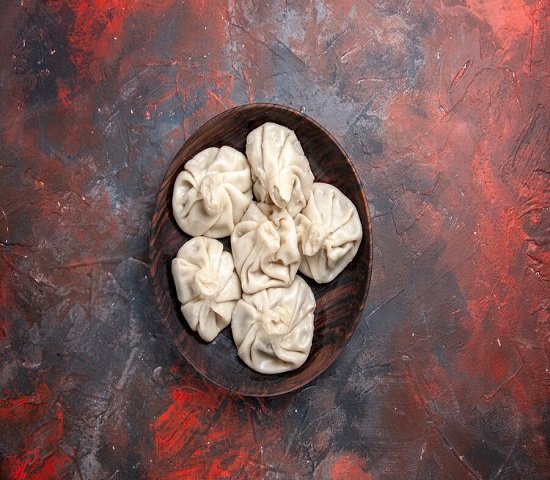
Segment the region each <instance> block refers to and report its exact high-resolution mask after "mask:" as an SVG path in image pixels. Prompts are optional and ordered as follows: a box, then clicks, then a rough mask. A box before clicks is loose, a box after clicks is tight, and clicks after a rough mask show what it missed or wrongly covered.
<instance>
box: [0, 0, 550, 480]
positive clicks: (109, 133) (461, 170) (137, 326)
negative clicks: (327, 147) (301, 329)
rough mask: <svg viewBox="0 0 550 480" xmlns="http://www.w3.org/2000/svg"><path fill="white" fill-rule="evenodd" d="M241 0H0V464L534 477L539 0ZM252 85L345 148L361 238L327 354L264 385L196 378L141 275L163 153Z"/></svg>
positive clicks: (541, 206)
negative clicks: (342, 331)
mask: <svg viewBox="0 0 550 480" xmlns="http://www.w3.org/2000/svg"><path fill="white" fill-rule="evenodd" d="M259 3H263V2H251V1H242V2H241V1H239V2H234V1H228V0H225V1H221V0H220V1H218V0H212V1H209V2H206V1H204V0H202V1H199V0H197V1H193V2H192V1H183V2H181V1H177V2H176V1H171V0H158V1H154V2H153V1H150V2H142V1H139V0H137V1H136V0H132V1H130V0H127V1H125V0H116V1H115V0H110V1H109V0H96V1H94V2H87V1H84V0H50V1H48V0H45V1H31V0H21V2H3V7H2V15H1V16H0V36H1V39H2V41H1V42H0V92H1V93H0V111H1V112H2V118H1V120H0V164H1V170H2V171H1V175H0V194H1V195H0V202H1V203H0V209H1V210H0V241H1V242H2V243H1V245H0V254H1V263H0V269H1V271H0V295H1V297H0V302H1V303H0V305H1V307H0V308H1V313H0V322H1V323H0V352H1V353H0V355H1V362H0V386H1V387H0V425H1V428H0V455H1V457H2V460H1V467H0V468H1V474H0V477H2V478H20V479H22V478H34V479H47V478H54V477H56V476H57V477H61V478H86V479H88V478H89V479H96V478H101V479H102V478H147V477H149V478H230V477H233V478H262V477H263V478H271V479H275V478H280V479H286V478H304V477H306V478H308V477H309V478H317V479H329V478H334V479H339V478H350V477H352V478H369V479H393V478H399V479H402V478H406V479H408V478H411V479H412V478H415V477H417V478H450V479H455V478H456V479H463V478H510V479H512V478H530V479H538V478H544V477H545V476H546V474H547V472H548V471H550V458H549V453H548V451H549V449H548V441H549V440H548V436H549V430H550V428H549V422H550V420H549V419H550V405H549V404H548V398H549V391H548V390H549V388H550V387H549V385H550V377H549V371H548V369H549V362H548V353H549V328H550V327H549V314H550V302H549V300H548V298H549V288H550V287H549V282H550V209H549V203H550V198H549V197H550V191H549V190H550V187H549V180H550V179H549V175H550V160H549V158H548V128H549V125H550V118H549V116H550V113H549V112H550V105H549V95H550V93H549V80H548V71H549V65H548V58H549V48H548V43H549V32H548V22H547V21H546V22H545V19H547V18H548V15H549V12H548V10H547V9H546V10H545V5H547V2H543V1H535V0H533V1H531V0H524V1H522V0H506V1H505V0H491V1H481V0H464V1H459V0H457V1H454V0H442V1H437V2H433V1H430V2H422V1H416V0H411V1H404V2H398V1H386V2H381V1H378V0H371V1H365V2H352V1H349V0H341V1H338V2H336V1H330V2H329V1H328V0H325V1H322V0H319V1H314V2H282V1H275V2H269V4H270V6H269V7H258V6H255V5H254V4H259ZM266 3H267V2H266ZM7 4H9V7H8V6H7ZM249 101H274V102H277V103H283V104H287V105H290V106H294V107H296V108H298V109H300V108H302V107H303V108H305V110H306V112H307V113H308V114H309V115H311V116H312V117H313V118H315V119H317V120H318V121H319V122H320V123H321V124H323V125H324V126H326V127H327V128H328V129H329V130H330V131H331V132H332V133H333V134H334V135H335V137H336V138H337V139H338V140H340V141H341V142H342V145H343V146H344V148H345V149H346V150H347V151H348V153H349V154H350V155H351V156H352V158H353V159H354V162H355V165H356V167H357V169H358V171H359V173H360V175H361V178H362V181H363V184H364V186H365V191H366V194H367V197H368V199H369V202H370V203H371V207H372V211H371V213H372V217H373V231H374V242H375V251H374V271H373V278H372V284H371V289H370V292H369V298H368V305H367V309H366V311H365V314H364V318H363V320H362V322H361V324H360V326H359V327H358V329H357V331H356V333H355V335H354V336H353V337H352V339H351V341H350V343H349V344H348V346H347V347H346V348H345V349H344V351H343V354H342V355H341V356H340V357H339V358H338V360H337V361H336V362H335V363H334V364H333V366H332V367H331V368H330V369H328V370H327V371H326V372H325V373H324V374H322V375H321V376H320V377H319V378H318V379H317V380H316V381H315V382H314V383H313V384H311V385H310V386H308V387H306V388H304V389H302V390H301V391H299V392H298V393H294V394H289V395H287V396H283V397H280V398H274V399H269V400H255V399H248V398H246V399H245V398H239V397H234V396H231V395H228V394H227V393H226V392H225V391H224V390H221V389H218V388H217V387H214V386H213V385H211V384H210V383H208V382H207V381H206V380H202V379H201V378H200V377H199V376H198V374H195V373H194V371H193V369H192V368H191V367H189V366H188V365H187V364H186V363H185V362H184V361H183V360H181V359H180V355H179V353H178V352H177V350H176V348H175V347H173V346H172V344H171V340H170V338H169V337H168V336H167V333H166V331H165V329H164V327H163V326H162V324H160V322H159V321H158V311H157V309H156V306H155V302H154V299H153V298H152V294H151V285H150V281H149V279H148V278H147V272H148V264H147V262H148V256H147V236H148V232H149V224H150V219H151V215H152V211H153V206H154V200H155V196H156V193H157V190H158V187H159V185H160V182H161V179H162V177H163V175H164V173H165V171H166V169H167V168H168V164H169V162H170V160H171V159H172V158H173V157H174V155H175V153H176V152H177V150H178V149H179V147H180V146H181V144H182V143H183V141H184V140H185V139H186V138H187V137H188V136H189V135H190V134H191V133H192V132H193V131H194V130H196V129H197V128H198V127H199V126H200V125H201V124H202V123H203V122H205V121H206V120H207V119H209V118H210V117H212V116H213V115H214V114H216V113H218V112H220V111H222V110H224V109H226V108H228V107H230V106H232V105H235V104H242V103H246V102H249Z"/></svg>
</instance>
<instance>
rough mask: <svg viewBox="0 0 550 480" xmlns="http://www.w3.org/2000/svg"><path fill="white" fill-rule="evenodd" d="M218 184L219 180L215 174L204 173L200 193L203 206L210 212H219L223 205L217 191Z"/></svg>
mask: <svg viewBox="0 0 550 480" xmlns="http://www.w3.org/2000/svg"><path fill="white" fill-rule="evenodd" d="M219 186H220V181H219V178H218V177H217V176H216V175H206V177H204V179H203V181H202V183H201V187H200V193H201V196H202V198H203V200H204V207H205V208H206V211H207V212H208V213H210V214H214V213H219V212H220V211H221V210H222V207H223V205H222V202H221V199H220V195H219V192H218V187H219Z"/></svg>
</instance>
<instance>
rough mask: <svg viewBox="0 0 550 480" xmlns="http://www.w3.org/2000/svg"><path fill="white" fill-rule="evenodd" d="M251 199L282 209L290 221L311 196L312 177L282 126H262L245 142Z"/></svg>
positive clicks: (294, 140) (295, 141) (292, 137)
mask: <svg viewBox="0 0 550 480" xmlns="http://www.w3.org/2000/svg"><path fill="white" fill-rule="evenodd" d="M246 156H247V157H248V161H249V162H250V166H251V169H252V177H253V180H254V195H255V196H256V198H257V199H258V200H259V201H260V202H263V203H273V204H275V205H276V206H277V207H279V208H286V209H287V210H288V212H289V213H290V215H291V216H292V217H293V218H294V217H295V216H296V214H297V213H299V212H300V211H301V210H302V209H303V208H304V207H305V206H306V203H307V201H308V199H309V195H310V193H311V185H312V184H313V173H312V172H311V168H310V166H309V162H308V160H307V158H306V157H305V155H304V151H303V150H302V146H301V145H300V142H299V141H298V138H297V137H296V134H295V133H294V132H293V131H292V130H290V129H288V128H286V127H283V126H282V125H278V124H276V123H270V122H268V123H264V124H263V125H261V126H260V127H258V128H256V129H254V130H252V131H251V132H250V133H249V134H248V137H247V138H246Z"/></svg>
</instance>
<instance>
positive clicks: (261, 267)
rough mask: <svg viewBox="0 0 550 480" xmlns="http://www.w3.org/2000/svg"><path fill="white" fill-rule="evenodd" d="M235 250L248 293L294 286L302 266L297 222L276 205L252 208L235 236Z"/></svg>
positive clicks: (244, 288)
mask: <svg viewBox="0 0 550 480" xmlns="http://www.w3.org/2000/svg"><path fill="white" fill-rule="evenodd" d="M231 251H232V252H233V258H234V260H235V268H236V269H237V273H238V275H239V277H240V279H241V285H242V289H243V292H246V293H255V292H258V291H259V290H263V289H265V288H269V287H286V286H288V285H290V283H291V282H292V281H293V280H294V277H295V276H296V271H297V270H298V266H299V265H300V252H299V250H298V240H297V237H296V226H295V225H294V221H293V220H292V217H291V216H290V215H289V213H288V212H287V211H286V210H284V209H279V208H277V207H276V206H274V205H266V204H256V203H252V204H251V205H250V207H249V208H248V210H247V211H246V213H245V214H244V216H243V218H242V220H241V222H240V223H239V224H237V226H236V227H235V230H234V231H233V233H232V234H231Z"/></svg>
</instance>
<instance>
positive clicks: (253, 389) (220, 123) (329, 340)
mask: <svg viewBox="0 0 550 480" xmlns="http://www.w3.org/2000/svg"><path fill="white" fill-rule="evenodd" d="M267 121H270V122H275V123H279V124H281V125H285V126H286V127H288V128H290V129H292V130H294V131H295V132H296V135H297V137H298V139H299V140H300V142H301V144H302V147H303V149H304V151H305V153H306V155H307V157H308V159H309V161H310V164H311V168H312V171H313V174H314V175H315V180H316V181H322V182H326V183H331V184H333V185H335V186H336V187H338V188H339V189H340V190H342V192H344V193H345V194H346V195H347V196H348V197H349V198H350V199H351V200H352V202H353V203H354V204H355V206H356V207H357V210H358V212H359V216H360V218H361V222H362V224H363V231H364V235H363V241H362V243H361V246H360V248H359V251H358V253H357V256H356V257H355V260H354V261H353V262H352V263H351V264H350V265H349V266H348V267H347V268H346V269H345V270H344V271H343V272H342V273H341V274H340V275H339V276H338V277H337V278H336V279H335V280H333V281H332V282H330V283H328V284H324V285H318V284H317V283H315V282H314V281H313V280H310V279H308V278H306V281H307V282H308V284H309V285H310V286H311V288H312V290H313V292H314V294H315V299H316V302H317V307H316V310H315V333H314V337H313V345H312V349H311V354H310V356H309V358H308V360H307V361H306V363H305V364H304V365H303V366H302V367H301V368H300V369H298V370H295V371H293V372H288V373H285V374H279V375H264V374H260V373H257V372H255V371H253V370H251V369H249V368H248V367H247V366H246V365H245V364H244V363H243V362H242V361H241V360H240V359H239V357H238V356H237V350H236V348H235V345H234V343H233V339H232V337H231V329H230V328H226V329H225V330H224V331H222V332H221V333H220V335H218V337H217V338H216V339H215V340H214V341H213V342H211V343H209V344H208V343H205V342H203V341H202V340H201V339H200V337H199V336H198V335H197V334H196V333H195V332H193V331H192V330H191V329H190V328H189V326H188V325H187V322H186V321H185V319H184V318H183V315H182V313H181V311H180V305H179V302H178V299H177V297H176V291H175V286H174V283H173V280H172V276H171V273H170V262H171V260H172V258H174V256H175V255H176V253H177V250H178V249H179V247H180V246H181V245H182V244H183V243H184V242H186V241H187V240H188V239H189V238H190V237H189V236H188V235H186V234H185V233H183V232H182V231H181V230H180V229H179V228H178V226H177V224H176V222H175V220H174V217H173V215H172V206H171V202H172V189H173V184H174V181H175V179H176V177H177V175H178V174H179V172H180V171H181V170H182V169H183V167H184V165H185V163H186V162H187V161H188V160H189V159H191V158H192V157H193V156H194V155H196V154H197V153H198V152H200V151H201V150H203V149H205V148H208V147H221V146H223V145H229V146H231V147H233V148H236V149H238V150H240V151H242V152H244V147H245V142H246V136H247V134H248V133H249V132H250V131H251V130H253V129H254V128H256V127H258V126H260V125H261V124H263V123H265V122H267ZM222 242H223V243H224V246H225V248H226V249H227V250H229V237H228V238H226V239H222ZM149 253H150V265H151V266H150V273H151V278H152V281H153V282H152V283H153V290H154V294H155V297H156V299H157V303H158V306H159V309H160V313H161V317H162V321H163V322H164V323H165V324H166V326H167V327H168V329H169V330H170V332H171V333H172V335H173V337H174V341H175V342H176V344H177V346H178V348H179V350H180V351H181V353H182V355H183V356H184V357H185V358H186V360H187V361H188V362H189V363H190V364H191V365H193V366H194V367H195V369H196V370H197V371H198V372H200V373H201V374H202V375H204V376H205V377H207V378H208V379H209V380H211V381H212V382H214V383H216V384H217V385H220V386H223V387H225V388H227V389H229V390H233V391H235V392H238V393H241V394H244V395H254V396H270V395H277V394H282V393H286V392H289V391H292V390H295V389H297V388H299V387H301V386H302V385H304V384H306V383H308V382H310V381H312V380H313V379H314V378H316V377H317V376H318V375H319V374H320V373H322V372H323V371H324V370H325V369H326V368H328V367H329V366H330V365H331V364H332V363H333V362H334V360H335V359H336V357H337V356H338V354H339V353H340V351H341V350H342V349H343V348H344V346H345V344H346V343H347V341H348V340H349V338H350V337H351V335H352V334H353V332H354V330H355V328H356V326H357V324H358V322H359V320H360V319H361V313H362V311H363V309H364V307H365V301H366V297H367V291H368V288H369V282H370V275H371V269H372V268H371V267H372V232H371V221H370V217H369V211H368V205H367V201H366V198H365V195H364V192H363V189H362V187H361V182H360V180H359V177H358V175H357V173H356V171H355V169H354V167H353V164H352V162H351V161H350V159H349V158H348V156H347V155H346V153H345V152H344V150H343V149H342V147H341V146H340V145H339V144H338V142H337V141H336V140H335V139H334V138H333V137H332V136H331V135H330V133H328V132H327V131H326V130H325V129H324V128H323V127H322V126H321V125H319V124H318V123H317V122H315V121H314V120H312V119H311V118H309V117H307V116H306V115H303V114H302V113H300V112H298V111H295V110H293V109H290V108H288V107H284V106H280V105H275V104H249V105H243V106H240V107H236V108H233V109H231V110H227V111H225V112H223V113H221V114H220V115H218V116H216V117H214V118H212V119H211V120H210V121H208V122H207V123H205V124H204V125H203V126H202V127H200V128H199V129H198V130H197V131H196V132H195V133H194V134H193V135H192V136H191V137H190V138H189V139H188V140H187V141H186V142H185V144H184V145H183V147H182V148H181V149H180V151H179V152H178V153H177V155H176V157H175V158H174V160H173V162H172V164H171V165H170V167H169V168H168V171H167V173H166V176H165V178H164V180H163V182H162V185H161V187H160V191H159V194H158V197H157V202H156V206H155V212H154V215H153V219H152V225H151V236H150V239H149Z"/></svg>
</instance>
